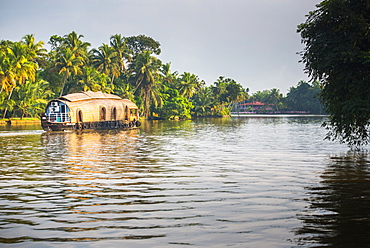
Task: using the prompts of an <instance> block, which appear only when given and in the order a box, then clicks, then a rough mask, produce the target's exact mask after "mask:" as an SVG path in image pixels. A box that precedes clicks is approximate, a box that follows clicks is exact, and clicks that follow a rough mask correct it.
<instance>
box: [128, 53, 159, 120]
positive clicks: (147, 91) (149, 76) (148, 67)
mask: <svg viewBox="0 0 370 248" xmlns="http://www.w3.org/2000/svg"><path fill="white" fill-rule="evenodd" d="M151 54H152V53H151V52H150V51H144V52H143V53H140V54H138V55H137V56H136V59H135V61H133V63H131V64H130V66H129V69H130V70H131V71H132V76H133V78H134V82H135V85H136V90H135V92H136V91H137V90H138V91H139V96H140V97H141V99H142V102H141V106H140V107H141V109H142V111H143V115H144V116H145V117H146V118H148V117H149V115H150V104H151V102H153V104H154V106H156V107H157V106H160V105H162V103H163V99H162V97H161V95H160V91H159V90H158V88H159V86H160V85H159V84H160V82H159V81H158V80H157V78H158V71H159V68H160V66H161V62H160V60H158V59H157V58H155V57H153V56H151Z"/></svg>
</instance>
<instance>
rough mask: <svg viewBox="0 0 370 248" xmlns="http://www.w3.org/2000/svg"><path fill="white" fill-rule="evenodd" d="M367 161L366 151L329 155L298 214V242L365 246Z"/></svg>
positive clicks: (369, 208)
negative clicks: (299, 225) (300, 222)
mask: <svg viewBox="0 0 370 248" xmlns="http://www.w3.org/2000/svg"><path fill="white" fill-rule="evenodd" d="M369 166H370V161H369V158H368V154H367V153H366V152H348V153H347V154H344V155H340V156H335V157H330V159H329V161H328V166H327V168H326V170H325V171H324V173H323V174H322V175H321V176H320V177H321V179H322V180H321V182H320V183H319V184H318V185H317V186H313V187H309V188H307V190H308V192H307V193H308V195H309V198H308V199H307V201H308V202H309V207H308V209H306V210H305V211H304V212H303V213H302V214H300V215H299V216H298V218H299V219H300V220H302V222H303V227H301V228H299V229H298V230H296V231H295V233H296V235H297V236H298V237H299V238H297V242H298V244H299V245H300V246H303V247H304V246H306V247H312V246H315V247H316V246H320V247H321V246H325V247H367V246H368V245H369V244H370V167H369Z"/></svg>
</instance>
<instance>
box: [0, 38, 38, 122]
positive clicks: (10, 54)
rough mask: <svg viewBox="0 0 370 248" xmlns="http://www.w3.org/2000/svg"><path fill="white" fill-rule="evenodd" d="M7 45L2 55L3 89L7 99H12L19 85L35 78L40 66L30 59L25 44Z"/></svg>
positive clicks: (0, 71)
mask: <svg viewBox="0 0 370 248" xmlns="http://www.w3.org/2000/svg"><path fill="white" fill-rule="evenodd" d="M4 44H5V43H4ZM5 46H6V48H2V49H1V50H2V51H1V55H0V80H1V91H3V90H5V92H6V93H7V96H8V97H7V99H8V100H10V99H11V96H12V93H13V90H14V89H15V88H16V87H17V85H22V84H23V83H24V82H25V81H26V80H31V81H33V80H35V75H36V70H37V68H38V66H37V64H36V63H35V62H33V61H30V60H28V57H29V55H28V49H27V46H26V45H25V44H23V43H21V42H8V43H7V44H6V45H5ZM7 110H8V108H6V109H5V111H4V116H5V115H6V113H7Z"/></svg>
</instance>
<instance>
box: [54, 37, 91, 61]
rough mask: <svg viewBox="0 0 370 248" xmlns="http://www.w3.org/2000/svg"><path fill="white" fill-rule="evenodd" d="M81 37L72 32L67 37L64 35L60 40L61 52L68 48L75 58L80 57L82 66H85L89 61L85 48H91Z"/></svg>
mask: <svg viewBox="0 0 370 248" xmlns="http://www.w3.org/2000/svg"><path fill="white" fill-rule="evenodd" d="M83 37H84V36H83V35H78V34H77V33H76V32H75V31H72V32H71V33H69V34H68V35H65V36H64V38H63V39H62V45H61V50H64V49H67V48H69V49H70V50H71V51H72V52H73V54H74V55H75V57H81V58H82V61H83V63H84V64H87V62H88V60H89V56H88V51H87V48H88V47H89V46H91V44H90V43H89V42H83V41H82V40H81V38H83Z"/></svg>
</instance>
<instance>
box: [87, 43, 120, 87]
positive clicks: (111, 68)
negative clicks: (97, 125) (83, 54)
mask: <svg viewBox="0 0 370 248" xmlns="http://www.w3.org/2000/svg"><path fill="white" fill-rule="evenodd" d="M92 53H93V55H92V58H91V60H92V64H93V65H94V67H95V68H96V69H97V70H98V71H100V72H102V73H104V74H105V75H107V76H110V77H111V83H112V84H113V80H114V78H115V77H118V76H119V75H120V64H121V62H120V61H119V60H120V58H119V57H118V54H117V52H115V51H114V49H113V48H112V47H110V46H108V45H107V44H103V45H102V46H100V47H99V49H93V50H92Z"/></svg>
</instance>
